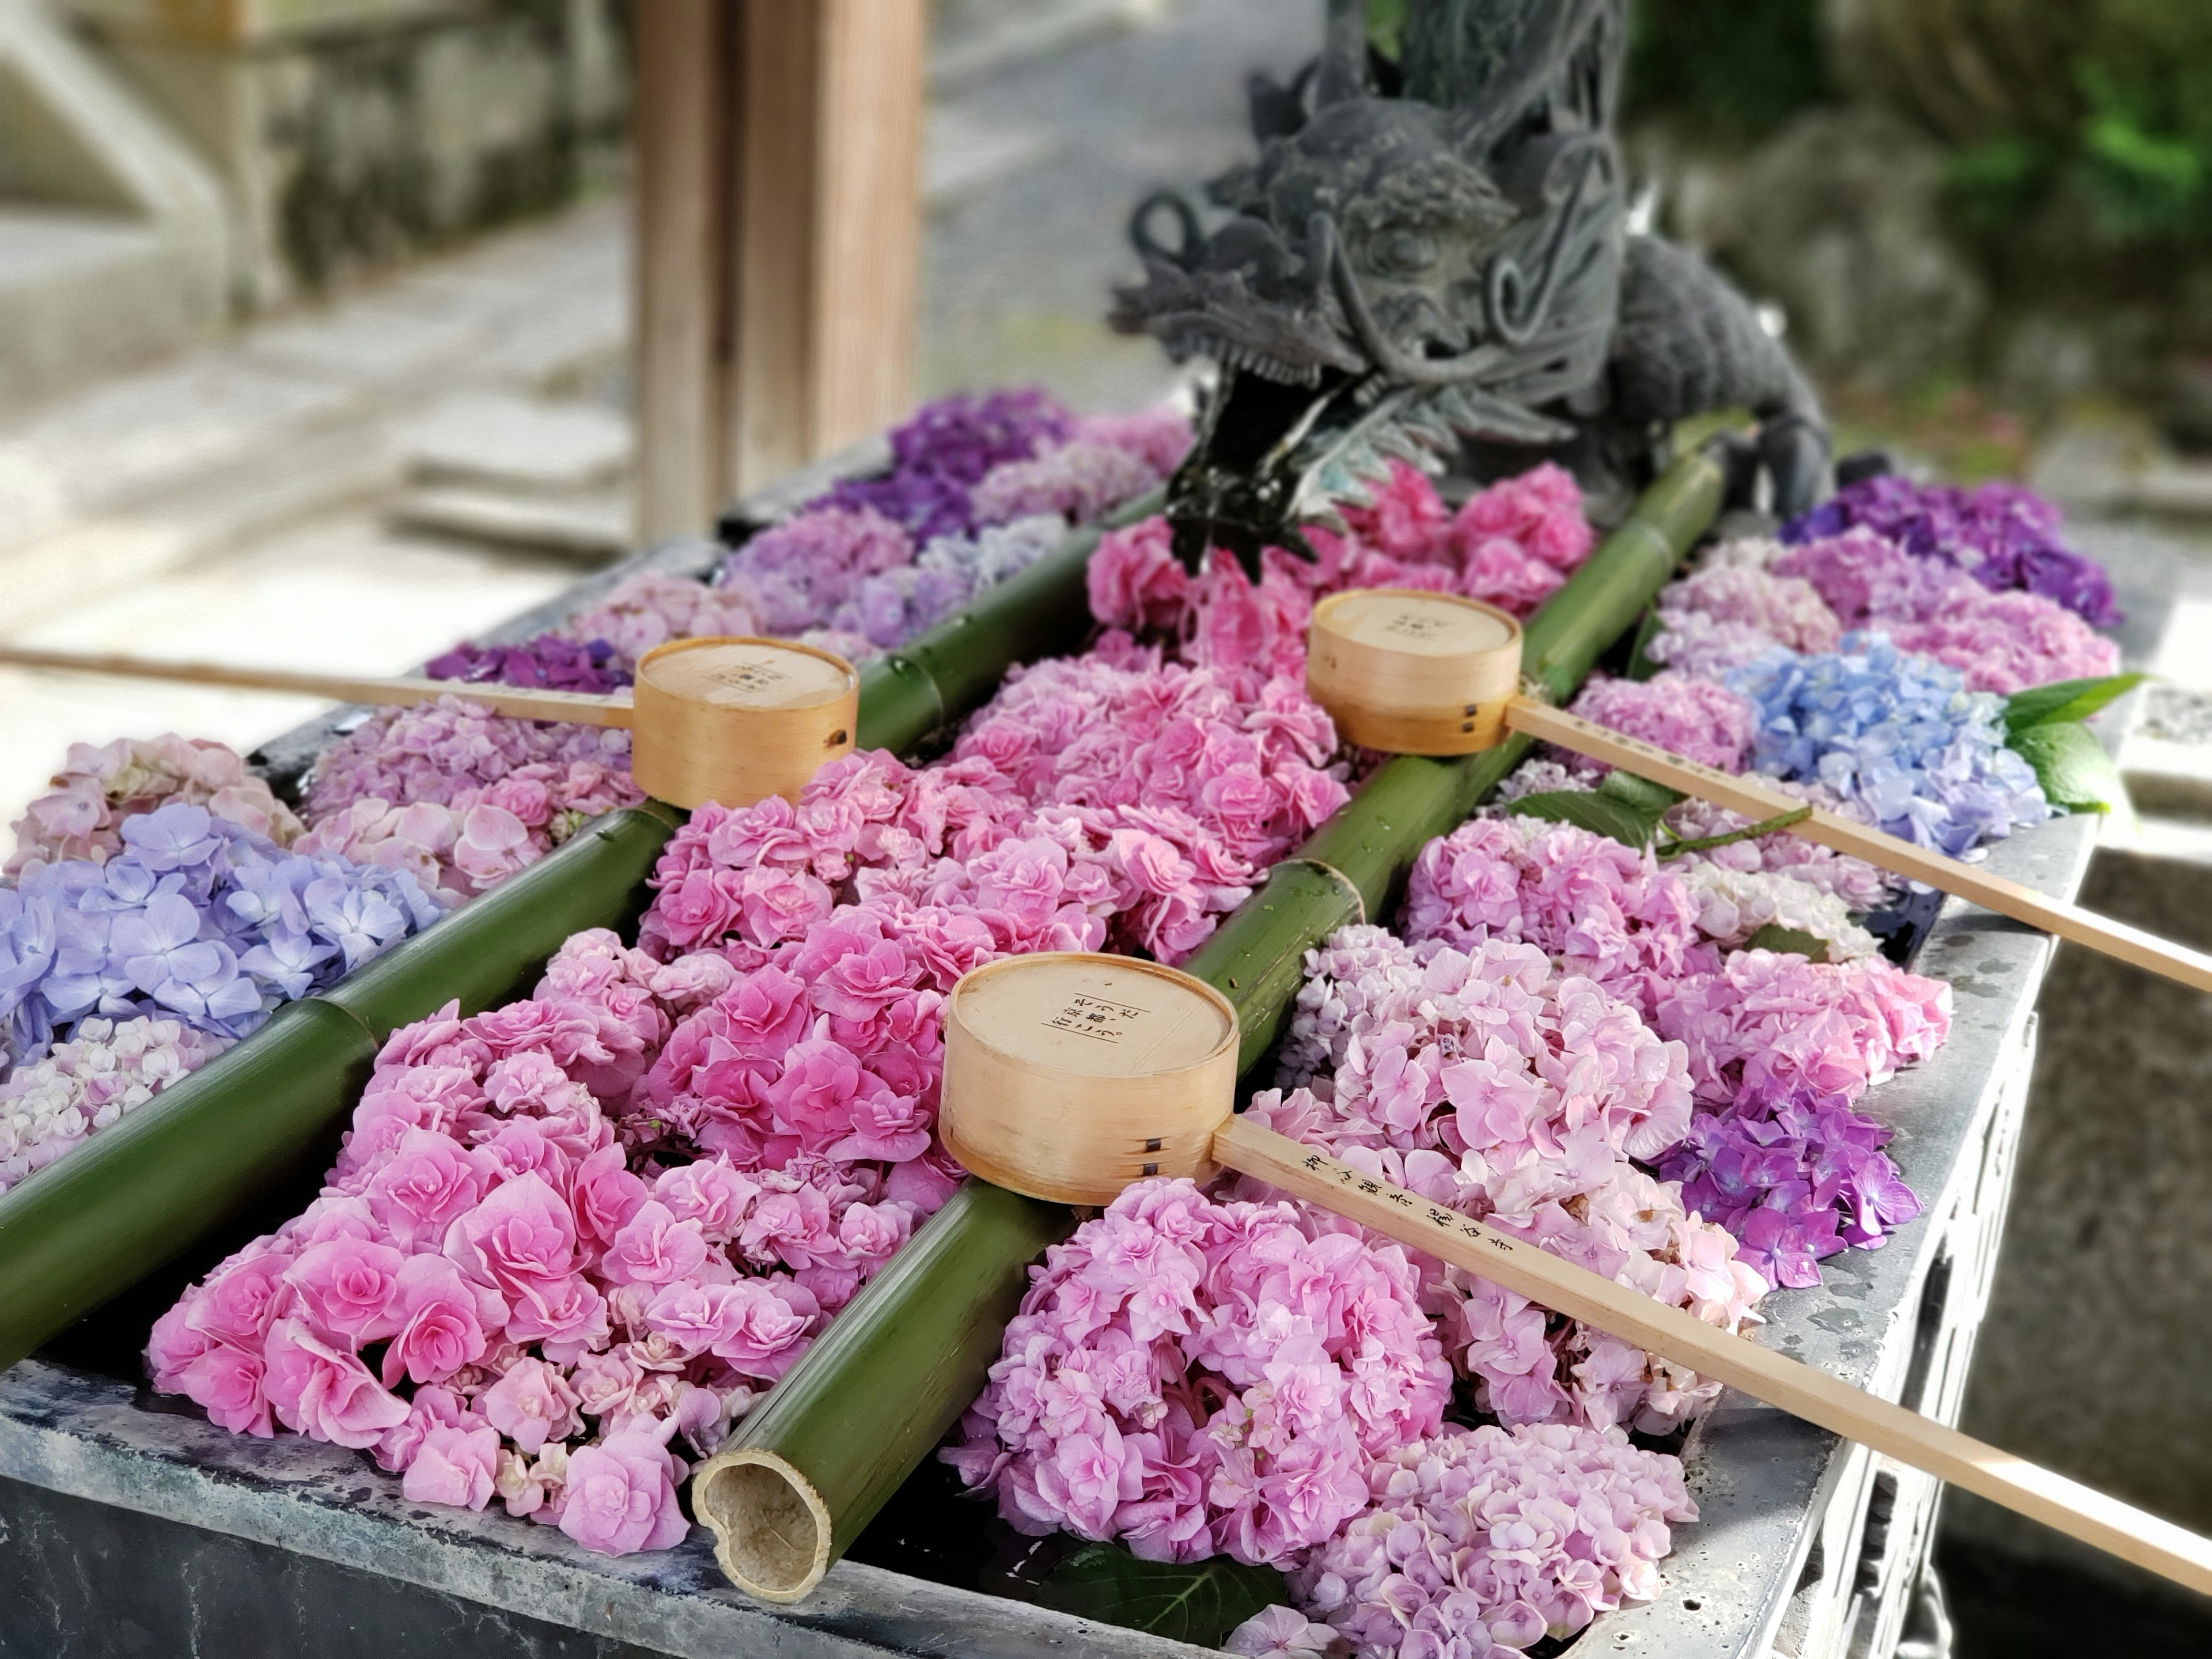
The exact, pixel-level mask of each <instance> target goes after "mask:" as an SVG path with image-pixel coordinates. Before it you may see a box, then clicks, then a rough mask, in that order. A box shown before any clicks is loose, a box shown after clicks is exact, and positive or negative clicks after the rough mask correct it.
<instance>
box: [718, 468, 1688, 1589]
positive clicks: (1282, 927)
mask: <svg viewBox="0 0 2212 1659" xmlns="http://www.w3.org/2000/svg"><path fill="white" fill-rule="evenodd" d="M1722 489H1723V477H1722V474H1721V471H1720V468H1719V466H1718V465H1717V463H1715V462H1714V461H1713V460H1712V459H1710V458H1708V457H1706V456H1705V455H1703V454H1702V453H1699V454H1692V455H1690V456H1687V457H1686V458H1684V459H1682V460H1680V461H1679V462H1677V463H1676V464H1675V465H1674V467H1672V468H1671V469H1669V470H1668V472H1667V473H1666V474H1665V475H1663V476H1662V477H1661V478H1660V479H1659V480H1658V481H1657V482H1656V483H1654V484H1653V485H1652V486H1651V488H1650V489H1648V490H1646V491H1645V492H1644V496H1643V498H1642V499H1641V500H1640V501H1638V505H1637V507H1636V510H1635V511H1634V512H1633V513H1632V514H1631V515H1630V517H1629V518H1628V519H1627V520H1626V521H1625V522H1624V523H1623V524H1622V525H1621V526H1620V527H1619V528H1618V529H1616V530H1614V531H1613V532H1612V534H1610V535H1609V536H1607V538H1606V539H1605V542H1604V544H1603V545H1601V547H1600V548H1599V549H1598V550H1597V551H1596V552H1595V554H1593V555H1592V556H1591V557H1590V558H1589V562H1587V563H1585V564H1584V565H1583V568H1581V569H1580V570H1578V571H1577V572H1576V573H1575V574H1574V575H1573V576H1572V577H1571V578H1570V579H1569V580H1568V581H1567V584H1566V586H1564V587H1563V588H1561V589H1560V591H1559V592H1558V593H1557V594H1555V595H1553V599H1552V600H1551V603H1550V604H1548V605H1546V606H1545V607H1544V608H1543V610H1542V611H1539V612H1538V613H1537V615H1536V616H1535V617H1534V618H1533V619H1532V620H1531V622H1530V623H1529V625H1528V630H1527V635H1526V641H1525V644H1524V647H1523V658H1522V670H1523V673H1524V674H1525V675H1526V676H1527V677H1528V678H1529V679H1530V680H1531V681H1532V682H1533V683H1534V684H1535V685H1538V686H1541V688H1542V690H1543V691H1544V692H1545V693H1547V695H1549V696H1552V697H1553V698H1554V699H1559V700H1564V699H1565V698H1566V697H1568V696H1571V695H1572V694H1573V692H1574V690H1575V689H1576V688H1577V686H1579V685H1580V684H1581V683H1582V681H1583V678H1585V677H1586V676H1587V675H1588V674H1589V671H1590V668H1591V666H1592V665H1594V664H1595V662H1596V661H1597V659H1598V658H1599V657H1600V656H1601V654H1602V653H1604V652H1605V650H1606V649H1607V647H1608V646H1610V645H1611V644H1612V642H1613V641H1614V640H1615V639H1617V638H1619V637H1620V635H1622V634H1623V633H1625V632H1626V630H1627V629H1629V628H1630V627H1631V626H1632V624H1633V623H1635V621H1636V619H1637V617H1638V616H1639V615H1640V614H1641V613H1642V611H1643V610H1644V607H1645V606H1646V605H1649V604H1650V602H1651V600H1652V599H1653V598H1654V596H1656V594H1657V592H1658V591H1659V589H1660V588H1661V587H1662V586H1664V585H1665V584H1666V582H1667V580H1668V578H1669V577H1670V576H1671V575H1672V574H1673V573H1674V568H1675V567H1676V566H1677V565H1678V564H1679V563H1680V561H1681V559H1682V556H1683V555H1684V554H1686V552H1687V551H1688V550H1689V548H1690V546H1691V544H1692V543H1694V542H1695V541H1696V539H1697V538H1698V537H1699V536H1700V535H1701V534H1703V533H1704V532H1705V529H1706V528H1707V526H1710V525H1711V523H1712V521H1713V519H1714V517H1715V515H1716V514H1717V513H1718V511H1719V508H1720V501H1721V495H1722ZM1527 749H1528V744H1527V742H1526V741H1525V739H1521V738H1515V739H1513V740H1511V741H1510V742H1509V743H1507V744H1504V745H1501V746H1500V747H1499V748H1498V749H1494V750H1488V751H1486V752H1485V753H1483V754H1480V755H1470V756H1467V757H1462V758H1460V759H1456V760H1447V761H1436V760H1426V759H1422V758H1419V757H1410V756H1401V757H1396V758H1395V759H1393V760H1391V761H1389V762H1387V763H1385V764H1384V765H1383V767H1382V768H1381V769H1378V770H1377V771H1376V774H1375V775H1374V776H1372V777H1371V778H1370V779H1369V780H1368V781H1367V783H1366V784H1365V786H1364V787H1363V788H1362V789H1361V790H1360V792H1359V793H1358V795H1357V796H1355V797H1354V798H1353V799H1352V800H1351V801H1350V802H1349V803H1347V804H1346V805H1345V806H1344V807H1343V808H1341V809H1340V811H1338V812H1337V813H1336V815H1335V816H1334V817H1332V818H1331V819H1329V821H1328V823H1324V824H1323V825H1322V827H1321V828H1320V829H1318V830H1316V832H1315V833H1314V835H1313V836H1312V837H1311V838H1310V840H1309V841H1308V842H1306V843H1305V845H1304V847H1302V848H1299V849H1298V851H1297V853H1296V854H1293V855H1292V856H1291V858H1290V859H1289V860H1285V862H1284V863H1282V864H1280V865H1278V866H1276V867H1275V869H1274V870H1273V872H1270V874H1269V877H1268V879H1267V882H1266V883H1265V884H1262V885H1261V888H1260V889H1259V890H1258V891H1256V892H1255V893H1254V894H1253V895H1252V896H1250V897H1249V898H1248V899H1246V900H1245V902H1243V904H1242V905H1240V906H1239V907H1238V908H1237V910H1236V912H1235V913H1234V914H1233V915H1231V916H1230V918H1229V919H1228V920H1227V921H1225V922H1224V923H1223V924H1222V926H1221V927H1220V928H1219V929H1218V930H1217V931H1216V933H1214V935H1213V937H1212V939H1209V940H1208V941H1207V942H1206V945H1204V946H1203V947H1201V949H1200V951H1199V952H1198V954H1197V955H1196V956H1195V957H1193V958H1192V959H1191V960H1190V961H1189V962H1188V963H1185V964H1184V966H1185V968H1186V969H1187V970H1188V971H1189V972H1191V973H1193V974H1195V975H1197V976H1198V977H1200V979H1203V980H1205V981H1207V982H1208V983H1210V984H1212V985H1213V986H1214V987H1216V988H1218V989H1219V990H1220V991H1221V992H1223V993H1224V994H1225V995H1226V996H1227V997H1228V998H1229V1000H1231V1002H1232V1003H1234V1004H1236V1005H1237V1017H1238V1020H1239V1022H1240V1024H1241V1025H1242V1027H1243V1031H1244V1043H1243V1054H1242V1058H1243V1062H1244V1063H1245V1064H1246V1065H1248V1066H1249V1064H1250V1063H1251V1062H1252V1061H1253V1060H1255V1059H1256V1058H1257V1057H1258V1056H1259V1055H1260V1054H1261V1053H1263V1052H1264V1051H1265V1049H1266V1048H1267V1044H1268V1043H1269V1042H1272V1041H1273V1036H1274V1033H1275V1031H1276V1030H1278V1028H1279V1025H1280V1024H1281V1021H1282V1018H1283V1015H1284V1012H1285V1010H1286V1009H1287V1008H1288V1007H1289V1006H1290V1005H1291V1000H1292V999H1293V998H1294V997H1295V996H1296V995H1297V988H1298V986H1299V985H1300V983H1301V982H1302V981H1303V979H1304V956H1305V952H1306V951H1308V950H1310V948H1312V947H1313V946H1314V945H1317V944H1318V943H1320V941H1321V940H1322V939H1325V938H1327V937H1328V934H1329V933H1332V932H1334V930H1335V929H1336V928H1338V927H1342V926H1343V925H1345V924H1346V922H1350V921H1359V920H1361V919H1363V918H1364V917H1379V916H1382V915H1385V914H1387V911H1386V908H1385V907H1386V906H1387V904H1388V903H1389V901H1390V899H1391V898H1392V896H1394V894H1395V889H1396V886H1397V884H1399V883H1400V882H1401V881H1402V880H1403V879H1404V877H1405V873H1406V872H1407V869H1408V868H1409V867H1410V866H1411V865H1412V863H1413V859H1414V857H1415V856H1416V854H1419V851H1420V848H1421V847H1422V845H1423V844H1424V843H1425V842H1427V841H1429V840H1430V839H1431V837H1433V836H1437V835H1441V834H1443V833H1445V832H1446V831H1448V830H1449V829H1452V828H1454V827H1455V825H1457V824H1458V823H1460V822H1461V821H1462V820H1463V819H1464V818H1465V817H1467V816H1468V814H1469V813H1470V812H1472V811H1474V807H1475V806H1476V805H1478V804H1479V803H1480V800H1481V799H1482V797H1483V796H1484V795H1486V794H1487V793H1489V792H1490V790H1491V789H1492V788H1493V787H1496V785H1497V783H1498V780H1499V779H1501V778H1502V777H1504V775H1505V774H1506V773H1507V772H1508V771H1510V769H1512V767H1513V766H1514V765H1515V764H1516V763H1517V762H1518V761H1519V759H1520V758H1521V757H1522V754H1524V753H1525V752H1526V751H1527ZM1053 1208H1054V1206H1042V1205H1038V1204H1036V1202H1035V1201H1034V1200H1026V1199H1019V1198H1016V1197H1015V1196H1014V1195H1013V1194H1007V1193H1004V1192H1001V1191H1000V1189H998V1188H993V1187H990V1186H989V1185H988V1184H987V1183H986V1182H981V1181H978V1180H976V1179H975V1178H974V1177H973V1176H971V1177H969V1180H968V1181H967V1182H964V1183H963V1186H962V1188H961V1189H960V1191H959V1193H957V1194H955V1197H954V1199H953V1201H951V1202H950V1203H948V1204H947V1205H946V1206H945V1208H944V1209H943V1210H941V1211H939V1212H938V1214H937V1215H935V1216H934V1217H933V1218H931V1220H930V1222H929V1224H928V1225H927V1226H926V1227H924V1228H923V1230H922V1231H921V1233H920V1234H919V1235H917V1236H916V1237H915V1242H914V1243H913V1244H911V1245H909V1246H908V1251H909V1252H911V1251H914V1250H917V1249H923V1248H924V1247H925V1243H926V1245H927V1249H928V1251H929V1253H930V1254H929V1256H928V1258H927V1259H928V1261H929V1262H930V1263H931V1267H929V1268H928V1269H927V1270H926V1271H924V1270H920V1269H918V1270H917V1271H915V1272H914V1273H900V1272H899V1271H898V1265H899V1262H900V1261H904V1260H905V1255H904V1254H903V1253H902V1255H901V1256H900V1257H899V1258H898V1259H897V1260H896V1261H894V1262H893V1264H892V1267H890V1269H887V1270H886V1271H885V1272H884V1273H883V1274H881V1275H880V1276H879V1277H878V1278H877V1279H874V1280H873V1281H872V1282H871V1283H870V1284H869V1285H866V1287H864V1288H863V1289H862V1290H861V1291H860V1295H859V1296H857V1297H854V1299H853V1301H852V1303H851V1304H849V1305H848V1307H847V1308H846V1309H845V1310H844V1311H843V1312H842V1314H840V1315H839V1316H838V1317H837V1319H836V1322H835V1323H833V1324H832V1325H831V1326H830V1328H829V1333H828V1334H825V1335H824V1336H823V1339H822V1340H820V1341H819V1342H817V1343H816V1344H815V1345H814V1346H812V1347H811V1348H810V1349H809V1350H808V1351H807V1352H806V1353H805V1355H804V1356H803V1357H802V1358H800V1359H799V1363H798V1364H795V1365H793V1367H792V1368H791V1370H789V1371H787V1372H786V1373H785V1374H784V1376H783V1377H782V1379H781V1381H780V1382H778V1383H776V1385H775V1388H774V1389H772V1390H771V1391H770V1392H769V1396H768V1398H767V1400H766V1401H763V1403H762V1404H761V1405H760V1406H759V1407H757V1408H756V1409H755V1410H754V1412H753V1413H752V1414H751V1415H750V1416H749V1417H748V1418H747V1419H745V1420H744V1423H743V1424H742V1425H740V1426H739V1427H738V1431H737V1432H736V1433H735V1434H734V1435H733V1436H732V1438H731V1441H730V1443H729V1447H728V1449H726V1451H725V1452H724V1453H722V1454H721V1455H720V1456H718V1457H717V1458H716V1459H714V1460H713V1461H712V1462H708V1464H706V1465H705V1466H703V1467H702V1471H701V1475H700V1479H699V1480H698V1481H696V1482H695V1485H694V1489H693V1492H692V1503H693V1508H694V1510H695V1511H696V1513H697V1514H698V1515H699V1516H700V1517H701V1518H702V1520H704V1521H706V1522H707V1523H708V1526H710V1527H711V1528H713V1529H714V1533H715V1534H716V1540H717V1547H716V1555H717V1558H718V1559H720V1561H721V1562H722V1565H723V1566H724V1568H725V1570H726V1571H728V1572H729V1573H730V1575H731V1577H732V1579H733V1580H735V1581H736V1582H738V1583H740V1584H742V1585H743V1586H744V1587H745V1588H747V1589H752V1590H755V1591H756V1592H757V1593H759V1594H763V1595H769V1596H770V1597H771V1598H772V1599H776V1600H793V1599H796V1598H797V1597H798V1596H800V1595H805V1594H806V1593H807V1592H808V1591H809V1590H811V1589H812V1588H813V1586H814V1584H815V1583H818V1582H819V1580H820V1577H821V1575H822V1573H823V1571H827V1569H828V1566H829V1564H830V1563H831V1562H833V1561H835V1560H836V1559H837V1558H838V1557H839V1556H840V1555H842V1553H844V1551H845V1550H846V1548H847V1547H849V1546H850V1544H851V1543H852V1541H853V1540H854V1538H856V1537H858V1536H859V1535H860V1532H861V1531H862V1530H863V1529H864V1528H866V1526H867V1523H868V1522H870V1521H871V1520H872V1519H873V1518H874V1517H875V1514H876V1511H877V1510H878V1509H879V1508H881V1507H882V1504H883V1503H884V1499H886V1498H889V1497H890V1494H891V1493H892V1492H895V1491H896V1490H897V1488H898V1486H899V1485H900V1484H901V1482H902V1481H903V1480H905V1479H906V1478H907V1476H908V1474H912V1473H913V1470H914V1468H915V1465H916V1464H918V1463H919V1462H921V1460H922V1458H924V1457H926V1456H927V1455H928V1453H929V1450H930V1449H931V1448H932V1447H933V1446H934V1445H936V1444H937V1443H938V1442H939V1440H940V1439H942V1438H943V1437H944V1436H945V1432H946V1431H947V1430H949V1429H950V1428H951V1426H952V1425H953V1423H954V1422H955V1420H957V1419H958V1417H959V1415H960V1413H962V1412H963V1411H964V1410H965V1409H966V1408H967V1406H968V1403H969V1401H971V1400H973V1399H974V1398H975V1394H976V1391H977V1390H978V1389H980V1387H981V1383H982V1379H983V1376H984V1373H985V1372H986V1371H987V1370H988V1369H989V1367H990V1365H991V1364H992V1362H993V1361H994V1360H995V1359H996V1358H997V1357H998V1353H999V1346H1000V1340H1001V1338H1002V1336H1003V1334H1004V1328H1005V1322H1004V1320H1003V1319H1002V1318H997V1317H993V1316H989V1310H995V1309H1001V1308H1004V1309H1012V1307H1013V1306H1015V1305H1016V1304H1018V1300H1019V1297H1020V1293H1021V1290H1022V1287H1023V1285H1024V1283H1025V1282H1026V1279H1027V1277H1028V1269H1029V1265H1030V1262H1031V1261H1033V1260H1035V1258H1036V1254H1037V1250H1038V1249H1039V1248H1040V1245H1039V1244H1038V1243H1033V1242H1032V1241H1034V1240H1042V1242H1044V1243H1049V1242H1051V1240H1052V1239H1053V1238H1055V1237H1061V1236H1063V1235H1064V1234H1065V1232H1066V1231H1067V1230H1068V1229H1069V1228H1070V1227H1071V1226H1072V1225H1073V1217H1072V1215H1071V1214H1070V1212H1066V1211H1064V1210H1062V1211H1060V1212H1058V1213H1059V1217H1060V1219H1059V1220H1058V1221H1057V1222H1053V1221H1048V1219H1047V1218H1045V1217H1044V1216H1042V1215H1040V1214H1038V1213H1036V1212H1039V1211H1049V1210H1052V1209H1053ZM1016 1215H1018V1216H1019V1217H1020V1218H1021V1220H1020V1221H1019V1222H1016V1221H1015V1220H1014V1219H1013V1218H1014V1217H1015V1216H1016ZM956 1280H957V1282H958V1283H960V1284H963V1285H966V1286H968V1287H969V1294H970V1296H971V1297H972V1298H973V1299H972V1300H970V1301H967V1302H963V1301H961V1300H958V1299H957V1298H956V1297H953V1296H951V1295H948V1294H947V1293H946V1288H947V1285H948V1284H949V1283H951V1282H952V1281H956ZM921 1355H927V1356H928V1357H929V1358H930V1360H931V1361H932V1363H930V1364H927V1365H923V1364H919V1363H916V1358H915V1357H916V1356H921ZM764 1521H765V1522H772V1524H763V1522H764Z"/></svg>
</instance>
